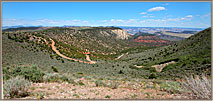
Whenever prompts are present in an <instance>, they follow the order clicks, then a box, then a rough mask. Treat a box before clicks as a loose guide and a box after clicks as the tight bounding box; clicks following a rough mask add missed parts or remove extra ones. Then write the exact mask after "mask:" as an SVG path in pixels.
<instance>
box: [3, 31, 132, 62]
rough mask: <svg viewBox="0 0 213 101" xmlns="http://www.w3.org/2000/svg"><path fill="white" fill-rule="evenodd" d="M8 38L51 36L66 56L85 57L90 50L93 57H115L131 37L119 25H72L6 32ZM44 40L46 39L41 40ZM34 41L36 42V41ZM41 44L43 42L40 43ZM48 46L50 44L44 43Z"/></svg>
mask: <svg viewBox="0 0 213 101" xmlns="http://www.w3.org/2000/svg"><path fill="white" fill-rule="evenodd" d="M4 33H7V34H8V38H10V39H14V40H16V41H20V42H22V41H26V42H29V40H34V41H35V42H36V40H37V41H38V40H40V39H34V38H35V36H36V37H42V38H44V39H46V40H49V39H50V38H51V39H53V40H54V41H55V42H56V47H57V48H58V50H59V51H60V52H61V53H63V54H64V55H66V56H69V57H73V58H82V59H85V55H84V54H83V52H87V51H89V52H90V54H91V56H92V57H93V58H108V59H112V58H114V56H115V54H117V53H119V52H120V51H122V50H124V49H126V48H128V44H127V39H128V38H129V37H130V36H129V35H128V34H127V33H126V32H125V31H123V30H122V29H120V28H117V27H86V28H82V27H78V28H76V27H70V28H59V27H54V28H49V29H43V30H37V31H30V32H29V31H28V32H26V31H16V32H7V31H6V32H4ZM41 41H44V40H41ZM35 42H34V43H35ZM40 45H41V44H40ZM42 46H44V47H43V48H47V47H48V45H44V44H43V45H42Z"/></svg>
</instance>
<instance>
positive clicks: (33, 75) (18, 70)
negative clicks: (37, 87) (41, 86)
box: [3, 65, 44, 82]
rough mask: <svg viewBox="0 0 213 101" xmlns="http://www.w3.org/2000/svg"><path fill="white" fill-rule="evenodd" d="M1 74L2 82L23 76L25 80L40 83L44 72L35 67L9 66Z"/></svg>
mask: <svg viewBox="0 0 213 101" xmlns="http://www.w3.org/2000/svg"><path fill="white" fill-rule="evenodd" d="M3 74H4V76H5V78H4V80H8V79H10V78H12V77H16V76H23V77H24V78H25V79H27V80H30V81H32V82H42V81H43V76H44V72H43V71H41V70H40V69H39V68H38V67H37V66H36V65H20V66H10V67H7V68H5V69H4V70H3Z"/></svg>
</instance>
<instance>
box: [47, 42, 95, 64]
mask: <svg viewBox="0 0 213 101" xmlns="http://www.w3.org/2000/svg"><path fill="white" fill-rule="evenodd" d="M50 40H51V42H52V44H51V47H52V50H53V51H54V52H55V53H56V54H58V55H59V56H61V57H62V58H65V59H69V60H73V61H76V62H81V63H87V64H96V62H95V61H92V60H91V59H90V58H89V55H86V60H87V61H89V62H86V61H81V60H77V59H73V58H69V57H67V56H65V55H63V54H61V53H60V52H59V51H58V50H57V49H56V47H55V42H54V41H53V40H52V39H50Z"/></svg>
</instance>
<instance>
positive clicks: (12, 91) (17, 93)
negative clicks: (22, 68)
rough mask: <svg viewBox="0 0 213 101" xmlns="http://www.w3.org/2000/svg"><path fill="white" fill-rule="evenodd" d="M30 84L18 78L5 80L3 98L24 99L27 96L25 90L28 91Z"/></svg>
mask: <svg viewBox="0 0 213 101" xmlns="http://www.w3.org/2000/svg"><path fill="white" fill-rule="evenodd" d="M30 85H31V83H30V82H29V81H28V80H25V79H24V78H22V77H20V76H16V77H15V78H11V79H9V80H7V81H6V82H5V83H4V85H3V87H4V97H6V98H15V97H24V96H27V95H29V93H28V92H27V90H28V89H29V87H30Z"/></svg>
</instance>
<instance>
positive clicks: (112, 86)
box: [109, 82, 120, 89]
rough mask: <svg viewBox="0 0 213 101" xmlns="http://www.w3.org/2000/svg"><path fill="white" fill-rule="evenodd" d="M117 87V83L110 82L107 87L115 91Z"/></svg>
mask: <svg viewBox="0 0 213 101" xmlns="http://www.w3.org/2000/svg"><path fill="white" fill-rule="evenodd" d="M119 85H120V83H119V82H110V85H109V87H110V88H112V89H117V88H118V86H119Z"/></svg>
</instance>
